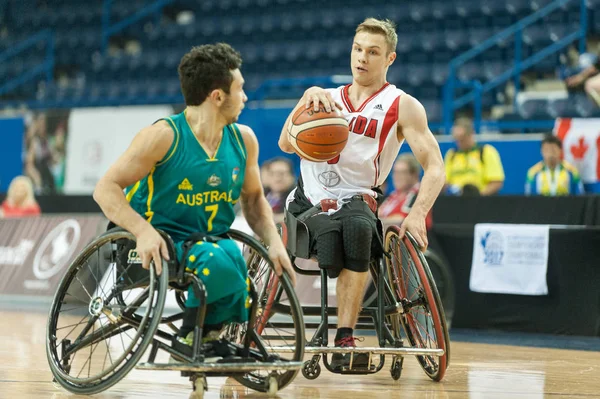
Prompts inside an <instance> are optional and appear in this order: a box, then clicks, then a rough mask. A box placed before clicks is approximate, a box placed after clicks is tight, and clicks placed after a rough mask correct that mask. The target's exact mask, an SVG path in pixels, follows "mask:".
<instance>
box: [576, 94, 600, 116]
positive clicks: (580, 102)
mask: <svg viewBox="0 0 600 399" xmlns="http://www.w3.org/2000/svg"><path fill="white" fill-rule="evenodd" d="M575 108H576V109H577V113H578V114H579V116H580V117H582V118H599V117H600V108H598V105H597V104H596V103H595V102H593V100H591V99H589V98H588V97H587V96H584V95H579V96H577V97H575Z"/></svg>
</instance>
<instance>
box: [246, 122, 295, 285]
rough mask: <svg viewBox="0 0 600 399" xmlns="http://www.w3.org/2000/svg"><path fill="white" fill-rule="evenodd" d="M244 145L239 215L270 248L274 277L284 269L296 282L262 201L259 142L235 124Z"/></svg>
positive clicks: (270, 217)
mask: <svg viewBox="0 0 600 399" xmlns="http://www.w3.org/2000/svg"><path fill="white" fill-rule="evenodd" d="M238 126H239V128H240V131H241V133H242V137H243V139H244V144H246V151H247V158H246V173H245V176H244V186H243V187H242V195H241V199H240V203H241V205H242V212H243V213H244V217H245V218H246V221H247V222H248V225H249V226H250V228H252V230H253V231H254V232H255V233H256V234H258V236H259V237H260V238H261V239H262V240H263V242H264V243H265V245H267V246H268V247H269V257H270V258H271V260H272V261H273V264H274V265H275V270H276V271H277V274H279V275H280V274H281V269H282V268H284V269H286V271H287V272H288V273H289V274H290V277H291V278H292V281H294V282H295V273H294V270H293V268H292V264H291V262H290V259H289V257H288V254H287V250H286V249H285V246H284V245H283V242H282V241H281V238H280V237H279V233H278V232H277V228H276V227H275V222H274V221H273V211H272V209H271V206H270V205H269V202H268V201H267V199H266V198H265V194H264V190H263V187H262V184H261V182H260V168H259V166H258V141H257V139H256V135H255V134H254V132H253V131H252V129H250V128H249V127H248V126H244V125H238Z"/></svg>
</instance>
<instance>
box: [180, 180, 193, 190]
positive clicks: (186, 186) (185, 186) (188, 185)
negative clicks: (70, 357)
mask: <svg viewBox="0 0 600 399" xmlns="http://www.w3.org/2000/svg"><path fill="white" fill-rule="evenodd" d="M178 188H179V189H180V190H187V191H192V190H193V189H194V186H192V183H190V181H189V180H188V179H187V178H185V179H183V181H182V182H181V183H180V184H179V186H178Z"/></svg>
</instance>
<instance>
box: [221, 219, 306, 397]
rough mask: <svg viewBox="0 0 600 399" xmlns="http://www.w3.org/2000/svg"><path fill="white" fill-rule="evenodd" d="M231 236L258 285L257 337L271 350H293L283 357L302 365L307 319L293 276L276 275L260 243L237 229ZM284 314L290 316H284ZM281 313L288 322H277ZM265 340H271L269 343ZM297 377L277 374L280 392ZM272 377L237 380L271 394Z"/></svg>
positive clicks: (247, 376)
mask: <svg viewBox="0 0 600 399" xmlns="http://www.w3.org/2000/svg"><path fill="white" fill-rule="evenodd" d="M228 235H229V238H231V239H232V240H234V241H236V242H237V243H238V245H241V246H242V253H243V255H244V257H245V258H246V262H247V265H248V276H249V277H250V278H252V279H253V281H255V282H256V284H257V287H258V289H257V291H258V292H257V295H258V298H257V300H258V303H259V307H258V308H257V313H259V315H260V317H257V319H256V323H255V326H254V329H255V331H256V333H257V335H258V336H259V337H260V338H261V341H263V343H264V344H265V346H267V347H275V346H279V345H281V344H282V343H283V344H284V345H283V346H288V347H289V346H292V347H293V351H292V353H291V354H289V353H286V354H285V355H284V356H283V357H284V358H285V359H287V360H291V361H302V360H303V357H304V344H305V338H304V318H303V313H302V307H301V306H300V301H299V300H298V297H297V296H296V292H295V291H294V287H293V286H292V283H291V280H290V278H289V276H288V275H287V273H284V274H283V275H282V277H277V276H276V275H275V269H274V266H273V263H272V262H271V260H270V259H269V254H268V252H267V249H266V248H265V247H264V246H263V245H262V244H261V243H260V242H259V241H258V240H256V239H255V238H253V237H251V236H249V235H248V234H245V233H243V232H241V231H237V230H233V229H232V230H230V231H229V233H228ZM261 284H262V285H261ZM282 298H284V300H285V301H286V302H287V304H285V305H282V304H280V303H279V301H281V300H282ZM280 305H281V306H280ZM283 311H286V312H289V313H287V314H285V316H283V313H282V312H283ZM277 313H280V315H279V316H282V317H284V318H285V320H282V321H280V320H277V319H278V318H279V316H278V315H277ZM290 323H291V326H290ZM279 325H285V327H282V329H279V330H278V329H277V327H276V326H279ZM281 331H283V332H284V334H286V335H284V336H280V337H279V338H276V337H274V336H273V335H272V334H273V333H278V332H281ZM267 332H271V335H267ZM287 334H289V335H287ZM243 336H244V334H243V333H242V334H238V339H239V340H241V339H243ZM264 340H268V342H265V341H264ZM271 340H273V341H275V342H272V341H271ZM281 341H282V342H281ZM275 352H276V351H275ZM297 374H298V370H290V371H283V372H278V373H277V374H276V379H277V387H278V389H280V390H281V389H283V388H284V387H286V386H287V385H288V384H290V383H291V382H292V381H293V380H294V378H295V377H296V375H297ZM271 377H272V375H271V374H270V373H267V374H264V375H261V374H259V373H255V372H250V373H247V374H244V375H242V376H235V377H234V378H235V379H236V380H237V381H238V382H239V383H240V384H242V385H244V386H246V387H248V388H251V389H253V390H255V391H259V392H268V390H269V386H270V378H271ZM271 382H272V381H271Z"/></svg>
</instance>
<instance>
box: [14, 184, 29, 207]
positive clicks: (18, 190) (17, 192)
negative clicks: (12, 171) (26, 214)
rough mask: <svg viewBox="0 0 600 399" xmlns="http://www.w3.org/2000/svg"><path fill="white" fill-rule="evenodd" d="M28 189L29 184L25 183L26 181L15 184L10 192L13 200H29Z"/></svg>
mask: <svg viewBox="0 0 600 399" xmlns="http://www.w3.org/2000/svg"><path fill="white" fill-rule="evenodd" d="M28 191H29V190H28V187H27V183H25V182H24V181H21V180H18V181H16V182H14V183H13V186H12V187H11V192H10V196H11V197H12V198H11V199H12V200H13V201H15V202H21V201H23V200H25V198H27V193H28Z"/></svg>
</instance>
